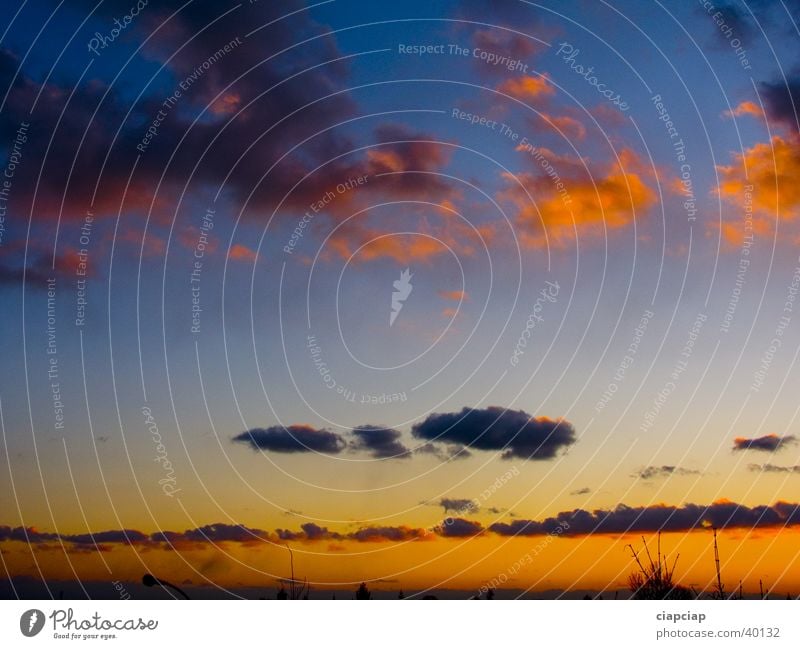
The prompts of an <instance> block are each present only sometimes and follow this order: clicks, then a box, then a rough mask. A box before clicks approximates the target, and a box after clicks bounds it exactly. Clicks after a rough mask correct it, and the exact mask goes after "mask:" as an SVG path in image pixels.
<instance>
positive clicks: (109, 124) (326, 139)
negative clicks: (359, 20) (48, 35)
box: [0, 0, 355, 216]
mask: <svg viewBox="0 0 800 649" xmlns="http://www.w3.org/2000/svg"><path fill="white" fill-rule="evenodd" d="M95 4H97V3H94V2H83V1H82V0H76V2H71V3H69V7H70V9H71V10H73V11H78V12H80V13H82V14H85V13H88V12H89V11H90V10H91V9H93V8H94V6H95ZM278 4H279V5H280V7H278V6H277V5H278ZM272 5H275V6H272ZM234 6H236V5H235V4H234V3H229V4H228V6H227V7H222V6H220V3H199V2H194V3H188V4H187V3H183V2H160V3H158V4H156V3H150V5H149V6H148V7H147V8H146V10H143V11H142V12H141V13H140V14H139V16H137V18H136V19H135V21H134V22H133V23H132V24H131V26H130V28H129V30H128V31H127V32H126V35H130V34H133V33H135V32H138V34H137V35H138V36H140V37H142V40H144V37H149V38H148V39H147V44H146V45H145V49H144V50H143V54H142V55H141V56H142V58H144V59H150V60H155V61H158V62H161V61H163V62H165V66H166V67H165V71H164V72H162V74H161V76H160V77H159V79H158V82H157V83H153V84H151V86H150V87H149V88H147V89H142V88H139V87H121V88H120V89H119V90H118V89H117V87H114V88H110V87H109V86H108V85H107V84H106V83H105V82H103V81H100V80H96V79H94V80H91V81H89V82H87V83H83V84H81V85H80V86H78V87H74V88H73V87H72V86H71V85H70V84H68V83H64V84H62V85H59V84H58V83H56V82H54V81H52V80H51V81H48V82H47V84H46V85H42V83H41V82H40V81H37V80H36V79H34V78H33V77H32V76H31V75H30V74H29V73H27V71H26V70H21V71H20V70H19V68H20V59H19V57H17V56H16V55H14V54H12V53H11V52H9V51H7V50H6V51H3V52H2V54H0V87H3V88H9V95H8V99H7V101H6V104H5V107H4V110H3V113H2V115H0V137H2V141H4V142H8V141H11V140H13V138H14V134H15V133H16V131H17V129H18V128H19V125H20V124H21V123H22V122H24V121H26V119H30V117H29V116H30V111H31V108H32V107H33V105H34V102H35V101H36V100H37V97H39V100H38V103H36V109H35V113H34V115H33V117H35V119H31V124H32V126H31V130H30V134H29V136H28V142H27V143H26V144H25V145H24V149H23V164H22V165H21V166H20V174H18V175H17V177H16V178H15V182H14V193H15V200H17V201H20V202H23V198H24V197H23V194H25V195H26V196H25V198H28V199H30V198H31V197H32V190H33V188H34V186H35V181H36V178H37V172H38V170H39V169H42V171H43V173H42V174H41V182H40V185H39V187H38V194H37V199H36V200H37V207H38V208H39V212H42V211H45V212H48V211H50V212H55V211H56V210H59V209H60V206H61V199H62V197H63V198H64V199H65V200H64V210H65V216H72V215H83V214H84V213H85V211H86V208H88V207H89V203H90V200H91V196H92V194H93V191H94V188H95V186H96V185H97V186H98V191H97V194H96V196H95V202H94V208H95V213H102V212H104V211H108V212H112V211H115V210H114V208H118V207H119V203H120V201H121V200H122V199H121V196H122V195H123V193H124V192H123V191H122V190H123V189H124V187H125V185H126V183H127V179H128V177H129V174H130V171H131V168H132V166H133V163H134V160H135V159H136V157H137V155H138V152H137V150H136V145H137V144H139V143H140V141H141V139H142V137H143V135H144V134H145V132H146V131H147V128H148V126H149V125H150V124H151V123H152V122H153V120H154V119H155V118H156V117H157V115H158V111H159V110H160V109H162V108H163V104H162V102H164V100H165V99H167V97H168V96H170V95H171V94H172V91H173V88H179V84H180V83H181V82H182V81H185V80H186V79H187V78H189V77H190V76H191V75H193V74H196V71H197V69H198V67H199V66H204V64H205V63H206V62H207V61H209V60H210V59H211V58H212V57H215V56H216V53H217V52H218V51H219V50H220V48H222V47H223V46H225V45H226V44H229V43H231V42H232V41H234V40H235V39H237V38H239V39H241V44H238V45H236V46H235V47H234V48H233V49H232V50H231V52H230V53H228V54H225V55H223V56H221V57H216V59H215V60H214V62H213V64H212V65H210V66H205V67H203V71H202V76H201V77H200V78H199V79H198V80H197V81H196V82H194V83H192V84H191V85H190V86H188V87H187V88H186V89H185V90H184V91H183V93H182V95H181V97H180V99H179V103H178V105H177V106H176V107H173V108H171V109H169V110H168V111H167V112H166V116H165V117H164V119H163V121H162V122H161V124H160V125H159V126H158V132H157V134H156V135H155V137H153V139H152V141H151V143H150V144H149V146H148V147H147V150H146V152H145V153H143V154H142V156H141V159H140V161H139V163H138V165H137V168H136V173H135V174H134V176H133V177H132V179H131V183H130V187H129V190H128V192H127V195H126V197H125V199H124V200H125V206H124V207H125V208H126V209H131V208H133V209H136V208H144V207H147V206H149V204H150V200H151V199H152V198H153V194H152V192H153V189H152V188H153V187H155V186H156V185H157V184H158V182H159V180H160V178H161V175H162V173H163V174H164V178H163V185H162V187H163V188H164V191H163V194H161V195H160V198H162V203H161V204H159V202H158V201H157V202H156V208H159V207H163V199H164V198H169V197H170V196H173V197H174V194H175V191H177V190H179V189H180V188H181V187H183V185H185V184H186V181H187V174H188V173H189V172H190V171H191V170H192V169H193V168H194V167H195V164H197V165H198V166H197V170H196V172H195V174H194V180H193V181H192V183H193V184H192V188H191V189H193V190H194V189H198V186H202V185H205V186H207V185H209V184H211V185H212V186H213V184H215V183H216V184H219V183H220V182H221V181H222V180H223V179H224V178H225V177H226V175H227V174H228V173H229V172H231V171H234V173H232V174H231V176H230V179H229V183H228V188H229V190H230V191H231V192H232V194H233V196H234V197H235V198H237V199H239V200H240V201H241V200H242V199H243V198H244V197H246V196H248V195H249V194H250V191H251V190H253V189H254V188H255V187H256V185H257V184H259V182H260V180H261V176H262V175H263V173H264V171H265V170H266V169H269V168H270V166H272V165H273V164H274V163H275V162H277V160H278V158H279V157H281V156H282V155H283V154H284V153H285V152H286V151H287V150H289V149H291V148H292V147H293V146H294V145H296V144H298V143H299V142H301V141H303V140H305V139H306V138H309V137H311V138H312V139H311V140H310V141H309V143H308V144H306V145H304V146H303V147H302V148H301V149H300V150H299V151H298V152H297V155H296V156H293V157H290V158H289V159H287V160H286V161H285V162H284V163H283V164H279V165H278V166H276V167H275V168H274V170H273V173H271V174H270V176H269V178H268V180H267V181H266V182H265V183H264V184H263V185H262V186H261V188H260V189H258V190H257V191H256V192H255V194H254V196H253V200H255V209H256V210H258V209H259V208H263V207H265V206H266V205H268V204H269V205H272V206H274V203H275V202H276V200H278V199H279V198H280V197H282V196H283V195H284V193H286V192H287V191H288V190H289V189H290V188H291V187H292V186H293V185H294V184H295V183H296V182H297V180H298V179H300V178H302V177H303V176H304V175H305V174H306V173H307V172H309V171H311V170H313V169H314V168H315V167H317V166H318V165H319V164H320V163H323V162H325V161H326V160H329V159H330V158H331V157H332V155H335V154H336V153H339V152H341V151H342V150H344V149H345V147H346V148H348V149H349V148H350V146H349V144H348V143H347V142H346V141H345V140H344V139H342V138H340V137H339V136H338V135H335V134H333V133H332V132H329V131H326V130H325V127H326V126H332V125H334V124H336V123H338V122H340V121H341V120H342V119H346V118H347V117H350V116H353V115H354V114H355V105H354V104H353V102H352V101H351V99H350V98H349V96H348V94H347V93H346V92H342V93H338V94H334V96H331V97H329V98H327V99H322V98H323V97H325V96H327V95H330V94H332V93H336V91H337V90H340V89H342V88H343V87H344V82H345V80H346V79H347V76H348V68H347V64H346V63H343V62H335V63H329V64H325V65H321V64H323V63H324V62H325V61H330V60H332V59H334V58H337V57H340V56H341V54H340V52H339V51H338V48H337V46H336V42H335V39H334V38H333V37H332V36H331V35H329V34H328V33H327V32H328V30H327V28H326V27H325V26H323V25H320V24H318V23H316V22H315V21H314V20H313V19H312V18H311V17H310V14H309V13H308V12H305V11H300V12H298V13H296V14H295V15H293V16H290V17H288V18H286V19H283V20H278V21H276V22H275V23H273V24H272V25H270V26H268V27H266V28H265V29H262V30H260V31H258V32H256V33H255V34H253V35H252V36H251V37H249V38H247V39H244V38H243V37H244V36H245V35H246V34H247V33H248V32H250V31H251V30H252V29H253V28H254V27H255V26H257V25H260V24H265V23H267V22H269V21H270V20H271V19H276V18H280V17H281V16H282V15H283V14H284V13H290V12H291V11H293V10H294V9H300V8H302V4H301V3H299V2H294V1H293V0H290V1H288V2H281V3H267V2H259V3H254V4H251V5H249V6H248V5H244V6H240V7H239V8H238V9H235V10H234V11H232V12H231V13H229V14H228V15H227V16H225V17H224V18H222V19H221V20H219V21H217V22H215V23H214V24H213V25H211V26H210V27H208V29H206V27H207V26H208V25H209V23H211V22H212V21H213V19H214V18H216V17H217V16H219V15H220V14H222V13H224V12H225V10H226V9H230V8H232V7H234ZM180 7H182V9H181V11H179V12H177V14H176V15H175V16H174V17H172V18H170V19H169V20H166V19H167V17H168V16H170V14H172V13H173V12H174V11H175V10H176V9H178V8H180ZM129 8H130V7H129V5H126V4H125V3H124V2H103V3H100V4H99V5H98V7H97V11H96V12H95V14H94V15H95V16H96V17H98V18H100V19H102V20H104V21H108V22H110V20H111V19H112V18H114V17H119V16H121V15H124V14H125V13H126V12H127V11H128V9H129ZM88 29H89V27H88V26H87V31H88ZM201 30H202V37H198V38H195V36H197V34H199V33H200V32H201ZM90 35H91V32H89V33H87V39H78V40H79V41H80V42H82V43H85V42H87V41H88V36H90ZM303 40H305V41H307V42H306V43H305V44H304V45H302V46H300V47H296V48H294V49H292V50H291V53H290V54H289V55H285V56H275V57H273V58H270V55H272V54H277V53H278V52H280V51H281V50H283V49H285V48H287V47H289V46H291V45H293V44H295V43H297V42H299V41H303ZM312 66H318V67H316V68H315V69H312V70H309V71H307V72H301V71H302V70H304V69H306V68H310V67H312ZM18 72H19V74H18ZM298 72H301V73H300V74H299V75H298V76H296V77H294V78H289V77H292V76H293V75H294V74H295V73H298ZM15 75H16V76H15ZM167 77H168V78H167ZM12 80H13V83H12ZM126 83H128V84H134V85H135V84H136V83H139V81H137V80H136V78H135V77H131V76H130V75H128V77H126ZM140 90H144V95H143V97H142V99H141V100H140V101H139V102H138V103H137V104H136V105H134V106H132V107H130V108H131V111H130V114H128V109H129V105H128V99H127V97H128V96H136V94H138V92H139V91H140ZM250 102H253V104H252V106H251V107H250V108H244V107H245V106H246V105H247V104H248V103H250ZM203 109H205V110H206V113H205V115H204V119H200V120H198V121H197V123H194V124H193V122H194V120H195V117H196V116H197V115H198V113H199V112H200V111H201V110H203ZM234 114H235V115H236V119H234V120H232V121H230V123H229V119H230V117H231V116H232V115H234ZM290 115H292V117H289V116H290ZM266 129H271V130H270V132H269V135H268V136H267V137H263V138H261V139H259V140H257V139H256V137H255V136H257V135H259V134H263V133H264V132H265V131H266ZM116 133H118V136H117V138H116V142H113V143H112V140H113V138H114V135H115V134H116ZM51 136H52V137H53V139H52V142H51V141H50V137H51ZM250 145H253V146H252V147H251V148H250V149H249V151H247V152H246V150H247V149H248V147H250ZM48 148H49V151H48ZM203 151H207V155H206V156H204V157H203V159H202V160H198V152H203ZM173 154H174V158H173V160H172V163H171V164H169V165H167V164H166V163H167V161H168V159H169V158H170V156H172V155H173ZM45 158H46V160H45ZM73 161H74V162H75V164H74V165H73V164H72V163H73ZM69 174H72V176H71V178H69ZM330 178H331V176H328V175H326V176H325V179H324V183H326V186H327V184H329V183H330ZM98 181H99V185H98ZM195 182H196V183H197V184H194V183H195ZM317 182H318V184H322V183H323V181H322V180H318V181H317ZM187 189H188V188H187ZM315 190H316V188H315ZM301 193H302V192H301ZM322 194H323V195H324V192H322ZM307 199H308V197H307V196H301V197H299V198H298V199H297V201H296V204H298V205H303V206H307V204H308V202H309V201H308V200H307ZM291 200H292V199H290V202H291ZM43 201H47V202H45V203H43ZM48 208H50V209H48ZM165 211H166V210H165Z"/></svg>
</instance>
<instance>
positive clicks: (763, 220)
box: [715, 135, 800, 244]
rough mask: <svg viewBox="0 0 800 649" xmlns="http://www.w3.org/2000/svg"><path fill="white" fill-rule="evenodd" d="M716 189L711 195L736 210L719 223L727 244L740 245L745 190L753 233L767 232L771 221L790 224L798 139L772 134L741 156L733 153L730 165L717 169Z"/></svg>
mask: <svg viewBox="0 0 800 649" xmlns="http://www.w3.org/2000/svg"><path fill="white" fill-rule="evenodd" d="M717 170H718V171H719V174H720V181H719V186H718V187H717V189H716V190H715V193H716V194H717V195H718V196H719V197H720V198H721V199H722V200H723V201H725V202H727V203H729V204H730V205H732V206H734V207H735V208H736V213H735V215H734V217H733V218H732V219H730V220H728V221H727V222H725V223H723V224H722V227H721V231H722V236H723V237H725V240H726V241H727V242H728V243H732V244H737V243H740V242H741V237H742V234H741V231H742V230H743V227H742V226H741V225H740V224H741V223H742V220H743V219H742V216H741V215H740V214H739V212H743V211H744V206H743V198H744V195H745V191H746V188H748V187H749V186H752V190H751V192H750V194H751V196H752V199H751V205H752V210H753V224H752V226H753V230H754V232H756V233H761V234H767V233H769V232H771V230H772V227H773V223H774V222H775V219H776V218H778V219H781V220H783V221H789V222H791V221H794V220H795V219H797V217H798V215H800V183H798V182H797V178H798V177H800V139H798V138H796V137H782V136H780V135H775V136H774V137H773V138H772V139H771V140H770V141H769V142H759V143H757V144H755V145H753V146H752V147H751V148H749V149H745V151H744V153H735V154H734V155H733V161H732V164H730V165H723V166H718V167H717Z"/></svg>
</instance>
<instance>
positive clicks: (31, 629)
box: [19, 608, 44, 638]
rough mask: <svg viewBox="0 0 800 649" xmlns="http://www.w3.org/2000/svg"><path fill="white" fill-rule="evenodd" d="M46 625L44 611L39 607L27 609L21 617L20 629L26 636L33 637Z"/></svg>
mask: <svg viewBox="0 0 800 649" xmlns="http://www.w3.org/2000/svg"><path fill="white" fill-rule="evenodd" d="M43 627H44V613H42V612H41V611H40V610H39V609H38V608H32V609H31V610H29V611H25V612H24V613H23V614H22V617H20V618H19V630H20V631H22V635H24V636H25V637H26V638H32V637H33V636H35V635H36V634H37V633H39V631H41V630H42V628H43Z"/></svg>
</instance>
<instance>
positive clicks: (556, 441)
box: [411, 406, 576, 460]
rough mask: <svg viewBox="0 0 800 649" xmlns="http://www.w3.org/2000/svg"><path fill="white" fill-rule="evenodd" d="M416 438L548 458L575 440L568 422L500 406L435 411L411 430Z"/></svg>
mask: <svg viewBox="0 0 800 649" xmlns="http://www.w3.org/2000/svg"><path fill="white" fill-rule="evenodd" d="M411 432H412V434H413V435H414V436H415V437H418V438H421V439H426V440H429V441H431V442H438V443H448V444H458V445H461V446H466V447H469V448H471V449H473V450H483V451H503V458H504V459H511V458H522V459H530V460H549V459H552V458H554V457H556V455H557V454H558V452H559V451H561V450H564V449H566V448H567V447H569V446H570V445H571V444H574V443H575V439H576V438H575V430H574V428H573V427H572V424H570V423H569V422H568V421H565V420H563V419H559V420H553V419H548V418H547V417H538V418H537V417H533V416H531V415H529V414H528V413H526V412H524V411H522V410H508V409H505V408H500V407H497V406H489V407H488V408H466V407H465V408H463V409H462V410H461V411H460V412H451V413H433V414H431V415H429V416H428V417H427V418H426V419H425V420H424V421H422V422H419V423H417V424H414V426H413V427H412V429H411Z"/></svg>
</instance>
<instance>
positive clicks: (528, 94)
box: [497, 75, 555, 101]
mask: <svg viewBox="0 0 800 649" xmlns="http://www.w3.org/2000/svg"><path fill="white" fill-rule="evenodd" d="M497 90H498V91H499V92H503V93H505V94H507V95H509V96H511V97H514V98H515V99H519V100H521V101H525V100H526V99H535V98H536V97H543V96H548V95H553V94H555V88H554V87H553V85H552V84H551V83H550V79H549V78H548V77H547V75H542V76H539V77H530V76H524V77H516V78H513V79H508V80H506V81H504V82H503V83H501V84H500V85H499V86H497Z"/></svg>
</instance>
